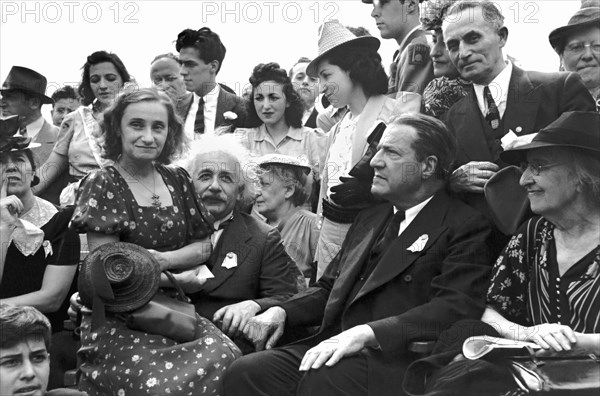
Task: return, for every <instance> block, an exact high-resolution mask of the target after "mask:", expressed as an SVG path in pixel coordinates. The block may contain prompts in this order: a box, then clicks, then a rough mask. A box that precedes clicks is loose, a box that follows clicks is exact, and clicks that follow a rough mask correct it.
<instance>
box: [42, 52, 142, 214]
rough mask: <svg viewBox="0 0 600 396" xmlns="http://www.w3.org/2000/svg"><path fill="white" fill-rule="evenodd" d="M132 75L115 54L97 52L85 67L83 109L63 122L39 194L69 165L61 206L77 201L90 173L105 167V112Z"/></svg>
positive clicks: (91, 56) (44, 170)
mask: <svg viewBox="0 0 600 396" xmlns="http://www.w3.org/2000/svg"><path fill="white" fill-rule="evenodd" d="M129 81H131V76H130V75H129V72H128V71H127V69H126V68H125V65H124V64H123V62H122V61H121V59H120V58H119V57H118V56H117V55H116V54H113V53H109V52H106V51H97V52H94V53H93V54H91V55H90V56H88V58H87V60H86V63H85V64H84V65H83V73H82V78H81V83H80V85H79V94H80V95H81V98H82V99H81V102H82V104H83V106H81V107H79V108H78V109H77V111H74V112H73V113H71V114H69V115H67V116H66V117H65V119H64V120H63V123H62V125H61V128H60V133H59V135H58V139H57V141H56V144H55V145H54V151H53V152H52V154H50V157H48V160H47V161H46V163H44V165H42V167H41V168H40V174H41V175H43V177H42V179H41V182H40V184H39V186H38V187H37V188H36V189H35V191H34V192H35V193H36V194H40V193H41V192H43V191H44V190H45V189H46V188H47V187H48V186H49V185H50V184H52V183H53V182H54V180H55V179H56V177H58V175H60V174H61V173H62V172H63V170H64V169H65V168H66V167H67V165H68V166H69V176H70V184H69V185H68V186H67V187H66V188H65V189H64V190H63V192H62V194H61V199H60V203H61V205H66V204H73V203H74V202H75V191H76V188H77V186H78V185H79V184H78V182H79V181H80V180H81V179H82V178H83V177H84V176H85V175H87V174H88V173H89V172H90V171H92V170H95V169H99V168H103V167H105V166H106V165H107V164H108V163H109V161H107V160H106V159H104V158H102V156H101V151H102V150H101V147H102V131H101V128H100V124H99V121H100V120H101V119H102V113H103V112H104V110H106V109H107V108H108V107H109V106H110V105H111V104H112V103H113V102H114V101H115V99H116V96H117V95H118V93H119V91H121V90H122V89H123V86H124V84H125V83H127V82H129Z"/></svg>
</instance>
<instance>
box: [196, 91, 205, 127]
mask: <svg viewBox="0 0 600 396" xmlns="http://www.w3.org/2000/svg"><path fill="white" fill-rule="evenodd" d="M194 132H195V133H204V98H202V97H200V100H199V101H198V111H197V112H196V121H194Z"/></svg>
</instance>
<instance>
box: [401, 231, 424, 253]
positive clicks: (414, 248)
mask: <svg viewBox="0 0 600 396" xmlns="http://www.w3.org/2000/svg"><path fill="white" fill-rule="evenodd" d="M428 240H429V235H427V234H423V235H421V236H420V237H419V238H417V240H416V241H414V242H413V244H412V245H410V247H409V248H408V249H406V250H408V251H410V252H413V253H415V252H420V251H422V250H423V249H425V245H427V241H428Z"/></svg>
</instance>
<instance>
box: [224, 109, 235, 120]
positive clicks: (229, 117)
mask: <svg viewBox="0 0 600 396" xmlns="http://www.w3.org/2000/svg"><path fill="white" fill-rule="evenodd" d="M223 117H224V118H225V119H226V120H229V121H235V120H237V118H238V115H237V114H235V113H234V112H233V111H226V112H225V113H223Z"/></svg>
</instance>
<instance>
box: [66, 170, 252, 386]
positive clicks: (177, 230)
mask: <svg viewBox="0 0 600 396" xmlns="http://www.w3.org/2000/svg"><path fill="white" fill-rule="evenodd" d="M157 169H158V171H159V173H160V174H161V176H162V177H163V180H164V181H165V183H166V185H167V188H168V189H169V191H170V192H171V196H172V199H173V205H172V206H169V207H154V206H152V207H144V206H140V205H138V204H137V201H136V200H135V198H134V196H133V193H132V192H131V190H130V189H129V186H128V184H127V181H126V180H125V179H124V178H123V177H122V176H121V174H120V173H119V171H118V170H117V169H115V168H114V167H112V166H108V167H106V168H105V169H103V170H97V171H93V172H91V173H90V174H89V175H88V176H86V178H85V179H84V181H83V183H82V185H81V187H80V190H79V195H78V199H77V207H76V208H75V212H74V215H73V219H72V221H71V227H72V228H74V229H76V230H77V231H79V232H98V233H104V234H111V235H118V236H119V239H120V240H121V241H123V242H130V243H135V244H137V245H140V246H142V247H145V248H147V249H156V250H162V251H168V250H174V249H178V248H180V247H182V246H185V245H186V244H188V243H189V242H190V241H191V240H192V239H196V238H202V237H204V236H206V235H207V234H208V232H209V231H208V230H209V229H212V225H211V224H209V221H210V220H207V219H210V215H209V214H208V212H207V211H206V209H204V206H203V205H202V204H201V203H200V202H199V200H198V199H197V197H196V196H195V190H194V187H193V185H192V182H191V179H190V178H189V175H188V174H187V172H186V171H185V170H184V169H183V168H178V167H172V168H167V167H166V166H157ZM197 319H198V321H197V326H198V327H199V331H197V332H196V333H197V334H201V336H200V337H199V338H198V339H196V340H194V341H190V342H187V343H178V342H176V341H174V340H172V339H169V338H166V337H163V336H161V335H156V334H149V333H144V332H141V331H135V330H131V329H129V328H128V327H127V326H126V325H125V324H124V322H123V321H121V320H120V319H118V318H116V317H114V316H110V315H107V316H106V322H105V323H103V324H102V325H100V326H98V327H97V328H95V329H93V330H92V328H91V311H90V310H89V309H87V308H84V309H83V310H82V326H81V330H82V331H81V349H80V350H79V352H78V355H79V357H80V359H81V361H82V364H81V366H80V370H81V373H82V376H81V380H80V383H79V388H80V390H83V391H86V392H87V393H88V394H89V395H90V396H95V395H97V396H100V395H118V396H130V395H134V396H137V395H221V394H222V381H221V379H222V377H223V373H224V372H225V370H226V369H227V367H228V366H229V365H230V364H231V362H233V360H235V359H236V358H238V357H240V356H241V352H240V350H239V348H238V347H237V346H236V345H235V344H234V343H233V342H232V341H231V340H230V339H229V338H228V337H227V336H226V335H224V334H223V333H222V332H221V331H220V330H219V329H218V328H216V327H215V326H214V325H213V324H212V323H211V322H210V321H209V320H207V319H205V318H203V317H201V316H199V315H197Z"/></svg>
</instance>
